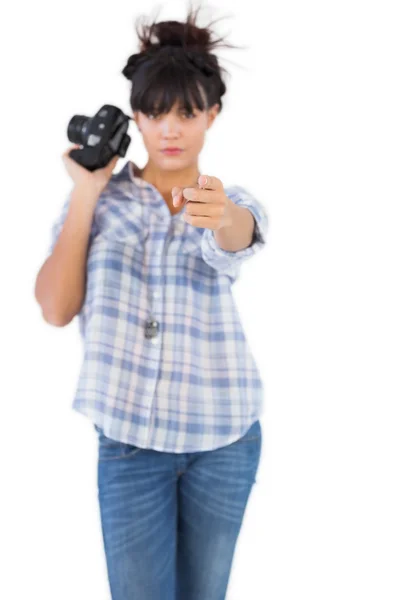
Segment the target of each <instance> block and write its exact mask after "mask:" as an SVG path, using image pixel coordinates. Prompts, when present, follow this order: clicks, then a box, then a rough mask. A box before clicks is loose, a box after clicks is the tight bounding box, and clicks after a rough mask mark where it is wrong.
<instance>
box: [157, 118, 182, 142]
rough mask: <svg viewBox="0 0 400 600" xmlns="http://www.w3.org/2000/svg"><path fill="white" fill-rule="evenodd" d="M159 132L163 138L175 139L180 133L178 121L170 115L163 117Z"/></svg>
mask: <svg viewBox="0 0 400 600" xmlns="http://www.w3.org/2000/svg"><path fill="white" fill-rule="evenodd" d="M161 131H162V134H163V136H165V137H177V136H178V135H179V133H180V123H179V119H178V118H177V117H176V116H175V115H172V114H167V115H165V117H164V119H162V123H161Z"/></svg>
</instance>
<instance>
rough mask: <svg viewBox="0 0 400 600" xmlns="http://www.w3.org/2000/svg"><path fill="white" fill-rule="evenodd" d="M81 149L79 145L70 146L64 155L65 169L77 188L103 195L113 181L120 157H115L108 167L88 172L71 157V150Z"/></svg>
mask: <svg viewBox="0 0 400 600" xmlns="http://www.w3.org/2000/svg"><path fill="white" fill-rule="evenodd" d="M76 148H80V146H79V144H74V145H73V146H70V147H69V148H68V149H67V150H66V151H65V152H64V153H63V155H62V159H63V161H64V164H65V168H66V169H67V171H68V174H69V176H70V177H71V179H72V181H73V182H74V183H75V185H76V186H77V187H80V188H84V189H87V188H89V189H91V190H94V191H95V192H97V193H98V194H101V192H102V191H103V190H104V188H105V187H106V185H107V183H108V182H109V180H110V179H111V176H112V173H113V170H114V167H115V165H116V164H117V161H118V159H119V158H120V156H119V155H118V154H117V155H116V156H113V158H112V159H111V160H110V162H109V163H108V165H106V166H105V167H103V168H102V169H96V170H95V171H88V169H85V167H82V165H80V164H78V163H77V162H76V161H75V160H74V159H73V158H71V157H70V156H69V153H70V152H71V150H75V149H76Z"/></svg>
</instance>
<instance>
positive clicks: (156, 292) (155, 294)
mask: <svg viewBox="0 0 400 600" xmlns="http://www.w3.org/2000/svg"><path fill="white" fill-rule="evenodd" d="M159 297H160V292H158V291H157V290H154V292H153V298H159Z"/></svg>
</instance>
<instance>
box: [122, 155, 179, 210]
mask: <svg viewBox="0 0 400 600" xmlns="http://www.w3.org/2000/svg"><path fill="white" fill-rule="evenodd" d="M141 172H142V170H141V169H140V168H139V167H138V165H137V164H136V163H135V162H134V161H130V160H127V161H126V162H125V164H124V166H123V167H122V169H121V170H120V171H119V173H117V175H116V177H117V179H120V180H122V181H128V182H130V183H132V184H133V188H134V192H138V193H139V196H140V198H142V199H143V200H144V201H145V202H146V204H150V205H151V207H152V208H153V209H154V210H156V211H157V212H158V213H159V215H160V216H161V217H162V218H167V219H180V218H182V217H183V214H184V212H185V211H184V209H183V208H182V209H181V210H180V211H179V212H177V213H175V214H174V215H171V213H170V211H169V208H168V206H167V203H166V202H165V200H164V198H163V197H162V196H161V194H160V192H159V191H158V189H157V188H156V187H155V186H154V185H152V184H151V183H149V182H148V181H145V180H144V179H142V177H141ZM114 177H115V176H114ZM144 195H145V196H146V198H144Z"/></svg>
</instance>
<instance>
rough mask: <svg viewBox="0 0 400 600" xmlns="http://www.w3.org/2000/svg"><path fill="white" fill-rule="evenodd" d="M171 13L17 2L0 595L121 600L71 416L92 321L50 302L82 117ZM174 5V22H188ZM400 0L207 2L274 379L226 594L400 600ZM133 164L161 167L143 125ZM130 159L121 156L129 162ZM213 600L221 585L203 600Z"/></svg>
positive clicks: (88, 443) (230, 157)
mask: <svg viewBox="0 0 400 600" xmlns="http://www.w3.org/2000/svg"><path fill="white" fill-rule="evenodd" d="M157 6H159V5H158V4H154V3H153V2H149V1H148V0H146V1H144V0H142V1H139V0H136V1H135V2H128V1H121V0H120V1H115V2H113V3H111V2H104V1H103V2H101V1H99V0H96V2H95V1H93V0H92V1H89V0H84V1H82V0H80V1H79V2H78V1H76V0H69V1H68V2H46V1H44V0H37V1H36V2H27V1H25V2H19V3H16V4H14V5H13V6H12V7H11V5H8V6H5V7H3V8H2V18H1V29H2V35H1V46H2V48H1V56H2V77H1V79H2V94H1V104H2V111H1V117H2V118H1V138H2V144H1V147H2V148H1V152H2V161H1V165H2V173H1V204H2V211H1V215H2V217H1V225H2V227H1V235H0V245H1V254H0V256H1V296H0V303H1V311H0V318H1V323H0V325H1V353H2V360H1V367H2V368H1V378H0V381H1V421H0V422H1V435H0V443H1V487H2V492H1V500H0V503H1V510H0V521H1V522H0V525H1V527H0V531H1V535H0V540H1V541H0V551H1V554H2V559H1V560H2V563H1V567H0V568H1V572H2V575H1V578H0V597H1V598H4V600H22V599H26V598H32V597H37V598H40V599H41V600H47V599H49V600H50V599H51V600H54V599H57V600H70V599H71V598H74V600H92V599H93V600H107V599H109V592H108V587H107V577H106V570H105V559H104V555H103V548H102V540H101V533H100V520H99V513H98V505H97V489H96V452H97V440H96V436H95V432H94V430H93V427H92V425H91V423H90V422H89V421H88V420H87V419H86V418H85V417H83V416H81V415H79V414H78V413H74V412H73V411H72V410H71V403H72V396H73V393H74V389H75V383H76V378H77V374H78V369H79V366H80V361H81V357H82V355H81V344H80V338H79V334H78V323H77V320H76V319H74V321H73V322H72V323H71V324H70V325H69V326H68V327H66V328H61V329H60V328H55V327H51V326H50V325H48V324H46V323H45V321H44V320H43V319H42V317H41V311H40V308H39V306H38V305H37V304H36V302H35V300H34V281H35V277H36V274H37V272H38V270H39V268H40V266H41V264H42V262H43V260H44V259H45V253H46V250H47V247H48V243H49V240H50V229H51V225H52V224H53V222H54V220H55V219H56V218H57V216H58V213H59V211H60V209H61V205H62V202H63V201H64V199H65V197H66V194H67V193H68V192H69V190H70V188H71V185H72V182H71V180H70V179H69V177H68V174H67V173H66V171H65V168H64V165H63V164H62V160H61V154H62V152H63V151H64V150H65V149H66V148H67V147H68V146H69V145H70V142H69V141H68V139H67V136H66V128H67V124H68V122H69V119H70V118H71V117H72V115H74V114H86V115H88V116H93V115H94V113H95V112H96V111H97V110H98V109H99V108H100V106H101V105H102V104H104V103H112V104H115V105H117V106H119V107H120V108H121V109H122V110H124V111H125V112H128V113H129V109H130V107H129V83H128V81H127V80H126V79H125V78H124V77H123V76H122V75H121V74H120V71H121V69H122V68H123V67H124V65H125V62H126V60H127V58H128V56H129V55H130V54H132V53H133V52H136V51H137V45H136V44H137V42H136V37H135V34H134V29H133V23H134V18H135V17H136V16H137V15H139V14H141V13H145V14H148V13H149V12H150V9H152V8H153V7H157ZM185 7H186V3H185V2H183V0H182V1H181V0H175V1H172V0H169V2H168V6H166V7H165V8H164V9H163V10H162V11H161V12H160V19H167V18H173V19H181V18H183V17H184V15H185V14H186V11H185ZM396 9H398V3H397V2H394V1H393V2H389V1H385V0H380V1H379V2H378V1H375V2H373V1H367V0H363V1H362V2H361V1H358V2H357V1H355V0H335V2H322V1H320V0H315V1H311V0H305V1H303V2H298V1H297V0H271V1H268V2H259V1H258V0H257V1H256V0H247V1H246V2H244V1H242V2H233V1H232V0H225V1H224V2H222V1H221V0H218V2H216V1H215V2H214V3H213V4H207V5H206V10H204V12H203V21H202V23H203V24H207V23H208V21H209V18H212V17H220V16H226V15H228V17H229V16H230V18H228V19H225V20H223V21H221V22H220V23H219V25H218V32H219V33H221V34H226V35H227V36H228V40H229V41H230V42H232V43H234V44H244V45H246V46H248V49H247V50H222V51H220V53H219V56H220V57H221V64H223V66H225V67H226V68H227V69H228V70H229V72H230V73H231V77H230V79H229V80H228V93H227V95H226V96H225V97H224V100H225V106H224V110H223V112H222V113H221V115H220V116H219V117H218V119H217V122H216V123H215V124H214V126H213V127H212V128H211V130H210V131H209V133H208V134H207V136H208V137H207V142H206V145H205V147H204V149H203V152H202V154H201V156H200V164H201V167H202V170H203V172H204V173H209V174H212V175H216V176H217V177H219V178H220V179H221V180H222V181H223V182H224V184H225V183H226V184H238V185H242V186H244V187H246V186H247V187H249V189H251V190H252V191H253V192H254V193H255V194H256V195H257V197H258V198H259V199H260V201H261V202H263V203H264V205H265V207H266V208H267V210H268V213H269V217H270V232H269V239H268V246H267V247H266V249H265V250H264V251H263V252H262V253H260V254H259V255H258V256H256V257H254V258H253V259H251V260H250V261H249V262H248V263H247V264H246V266H244V267H243V268H242V273H241V277H240V280H238V282H237V284H236V285H235V294H236V299H237V302H238V304H239V308H240V311H241V314H242V318H243V322H244V326H245V328H246V332H247V336H248V339H249V343H250V345H251V347H252V349H253V352H254V355H255V357H256V360H257V362H258V365H259V367H260V369H261V372H262V374H263V377H264V382H265V410H264V414H263V417H262V426H263V432H264V443H263V454H262V460H261V465H260V469H259V474H258V479H257V484H256V486H255V487H254V491H253V494H252V496H251V500H250V502H249V505H248V509H247V513H246V518H245V521H244V524H243V529H242V532H241V536H240V540H239V542H238V546H237V553H236V556H235V562H234V568H233V571H232V575H231V581H230V587H229V593H228V596H227V598H228V600H250V598H251V600H266V599H268V600H298V599H300V598H307V600H322V599H323V600H338V599H339V598H340V600H354V599H363V600H381V599H383V598H384V599H385V600H398V599H399V597H400V578H399V560H400V517H399V506H400V486H399V458H400V442H399V425H400V423H399V416H400V408H399V400H400V394H399V392H400V383H399V359H400V347H399V345H400V342H399V340H400V318H399V307H400V290H399V260H400V236H399V228H400V221H399V217H400V210H399V158H400V156H399V148H400V126H399V125H400V122H399V121H400V118H399V115H400V89H399V56H400V47H399V46H400V42H399V35H398V32H399V25H400V23H399V17H398V14H396ZM130 133H131V135H132V143H131V146H130V148H129V150H128V155H127V158H129V159H132V160H135V161H136V162H138V163H139V165H140V166H143V165H144V161H145V154H144V149H143V146H142V144H141V140H140V139H139V134H138V132H137V130H136V128H134V126H133V125H131V129H130ZM124 162H125V159H121V160H120V162H119V163H118V165H117V168H116V170H119V168H120V167H121V166H122V165H123V164H124ZM205 600H206V599H205Z"/></svg>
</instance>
